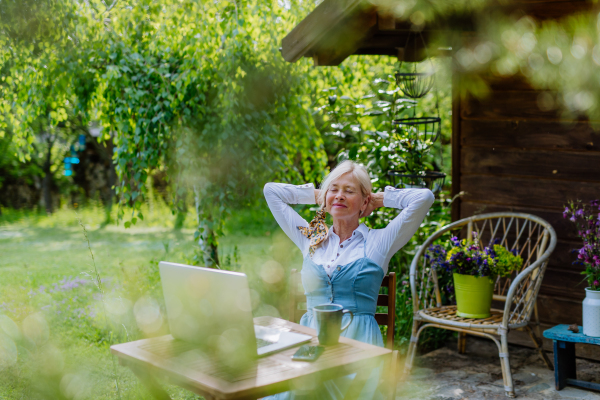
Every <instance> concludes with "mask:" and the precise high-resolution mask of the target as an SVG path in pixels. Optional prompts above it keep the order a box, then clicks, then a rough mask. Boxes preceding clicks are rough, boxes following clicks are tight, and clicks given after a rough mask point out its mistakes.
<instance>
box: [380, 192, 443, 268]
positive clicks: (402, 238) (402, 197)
mask: <svg viewBox="0 0 600 400" xmlns="http://www.w3.org/2000/svg"><path fill="white" fill-rule="evenodd" d="M379 196H381V195H380V194H379ZM434 199H435V197H434V196H433V193H432V192H431V190H429V189H396V188H394V187H391V186H388V187H386V188H385V192H384V193H383V201H382V203H383V206H385V207H392V208H397V209H401V210H402V211H401V212H400V214H398V216H396V218H394V219H393V220H392V222H390V223H389V224H388V226H386V227H385V228H383V229H374V230H372V231H371V233H370V234H369V242H370V243H369V248H370V250H372V251H375V252H377V253H379V256H380V257H383V258H384V260H385V261H384V262H383V265H384V266H387V264H388V262H389V260H390V258H392V256H393V255H394V254H395V253H396V252H397V251H398V250H400V249H401V248H402V247H403V246H404V245H405V244H406V243H408V241H409V240H410V238H411V237H412V236H413V235H414V234H415V232H416V231H417V229H419V226H421V222H423V219H424V218H425V215H427V211H429V208H430V207H431V205H432V204H433V201H434Z"/></svg>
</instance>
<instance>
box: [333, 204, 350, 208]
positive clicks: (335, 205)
mask: <svg viewBox="0 0 600 400" xmlns="http://www.w3.org/2000/svg"><path fill="white" fill-rule="evenodd" d="M333 207H343V208H348V207H346V206H345V205H343V204H334V205H333Z"/></svg>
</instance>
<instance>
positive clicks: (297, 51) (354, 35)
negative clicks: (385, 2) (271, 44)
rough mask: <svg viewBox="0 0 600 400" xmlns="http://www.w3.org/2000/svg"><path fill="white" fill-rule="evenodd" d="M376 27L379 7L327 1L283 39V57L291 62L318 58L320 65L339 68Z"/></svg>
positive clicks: (358, 1) (359, 1)
mask: <svg viewBox="0 0 600 400" xmlns="http://www.w3.org/2000/svg"><path fill="white" fill-rule="evenodd" d="M376 23H377V14H376V10H375V7H374V6H373V5H372V4H370V3H368V2H364V1H362V0H346V1H336V0H324V1H323V2H322V3H321V4H319V5H318V6H317V7H316V8H315V9H314V10H313V11H312V12H311V13H310V14H309V15H308V16H307V17H306V18H304V19H303V20H302V21H301V22H300V23H299V24H298V25H296V27H295V28H294V29H293V30H292V31H291V32H290V33H288V34H287V36H286V37H284V38H283V40H282V41H281V55H282V56H283V58H284V59H285V60H286V61H289V62H296V61H298V60H299V59H300V58H302V57H307V56H309V57H312V56H315V55H316V56H317V59H318V65H338V64H339V63H341V62H342V61H343V60H344V59H345V58H346V57H348V56H349V55H350V54H352V53H353V52H354V51H355V50H356V49H357V48H358V43H359V42H360V41H362V40H363V39H364V38H365V37H367V36H370V35H371V34H372V33H373V32H372V30H371V28H373V27H374V26H375V25H376ZM335 62H337V64H335Z"/></svg>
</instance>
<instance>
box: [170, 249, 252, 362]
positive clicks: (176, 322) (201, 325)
mask: <svg viewBox="0 0 600 400" xmlns="http://www.w3.org/2000/svg"><path fill="white" fill-rule="evenodd" d="M159 269H160V277H161V281H162V287H163V294H164V298H165V304H166V308H167V317H168V321H169V328H170V330H171V335H173V337H174V338H175V339H179V340H183V341H186V342H191V343H195V344H197V345H198V346H197V347H198V350H199V351H201V352H203V353H204V354H205V355H206V356H207V357H209V358H211V359H213V360H215V362H218V363H219V364H220V365H222V366H224V367H227V368H228V369H230V370H231V372H232V373H238V372H242V371H243V370H245V369H246V368H248V367H250V366H251V365H252V364H253V362H254V360H255V358H256V356H257V350H256V339H255V335H254V324H253V320H252V305H251V301H250V290H249V288H248V281H247V278H246V275H245V274H241V273H237V272H230V271H223V270H215V269H209V268H200V267H193V266H189V265H183V264H175V263H169V262H164V261H162V262H160V264H159Z"/></svg>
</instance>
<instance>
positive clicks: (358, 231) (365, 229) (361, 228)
mask: <svg viewBox="0 0 600 400" xmlns="http://www.w3.org/2000/svg"><path fill="white" fill-rule="evenodd" d="M368 233H369V228H368V227H367V226H366V225H365V224H360V225H358V228H356V229H355V230H354V232H352V236H355V234H361V235H362V236H363V238H364V239H366V238H367V234H368ZM332 235H333V236H337V237H338V238H339V236H338V234H337V233H335V232H334V231H333V226H332V227H331V228H329V231H328V232H327V236H328V237H329V236H332Z"/></svg>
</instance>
